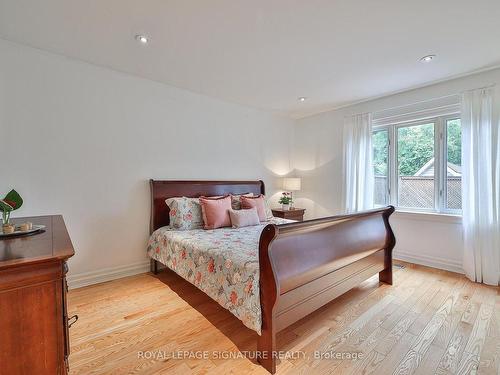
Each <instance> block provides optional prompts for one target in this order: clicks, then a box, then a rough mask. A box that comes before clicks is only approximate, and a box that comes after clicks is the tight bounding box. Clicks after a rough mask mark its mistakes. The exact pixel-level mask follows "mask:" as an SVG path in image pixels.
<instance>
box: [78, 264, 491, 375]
mask: <svg viewBox="0 0 500 375" xmlns="http://www.w3.org/2000/svg"><path fill="white" fill-rule="evenodd" d="M398 264H404V265H405V268H403V269H398V268H395V272H394V285H393V286H389V285H386V284H379V283H378V280H377V279H376V278H372V279H370V280H367V281H365V282H364V283H362V284H361V285H360V286H359V287H358V288H355V289H354V290H351V291H349V292H348V293H346V294H344V295H342V296H341V297H339V298H337V299H336V300H335V301H333V302H331V303H330V304H328V305H326V306H324V307H323V308H322V309H320V310H318V311H316V312H315V313H313V314H311V315H310V316H308V317H306V318H304V319H302V320H301V321H299V322H297V323H296V324H294V325H293V326H291V327H289V328H288V329H286V330H285V331H283V332H281V333H280V334H279V335H278V350H280V351H287V352H288V356H287V357H285V358H283V359H282V360H281V363H280V364H279V365H278V374H308V375H309V374H329V373H335V374H474V373H479V374H500V291H499V288H493V287H487V286H484V285H480V284H474V283H472V282H470V281H468V280H467V279H466V278H465V277H464V276H462V275H458V274H454V273H451V272H446V271H440V270H436V269H432V268H427V267H422V266H416V265H412V264H407V263H402V262H398ZM69 311H70V313H71V314H70V315H72V314H78V315H79V316H80V320H79V321H78V323H77V324H75V325H74V326H73V327H72V328H71V344H72V345H71V346H72V347H71V356H70V367H71V374H72V375H76V374H129V373H134V374H217V375H222V374H231V373H234V374H267V372H266V371H265V370H264V369H263V368H262V367H260V366H259V365H258V364H257V363H256V361H255V360H254V359H253V358H251V359H249V358H243V357H242V355H241V353H248V352H251V351H254V350H256V339H257V334H256V333H255V332H253V331H251V330H249V329H247V328H245V327H244V326H243V325H242V324H241V323H240V322H239V320H237V319H236V318H235V317H234V316H233V315H231V314H230V313H229V312H227V311H226V310H224V309H223V308H222V307H220V306H219V305H218V304H217V303H215V302H214V301H212V300H211V299H210V298H208V297H207V296H206V295H205V294H204V293H203V292H201V291H199V290H198V289H196V288H195V287H194V286H192V285H191V284H189V283H187V282H186V281H184V280H183V279H181V278H180V277H178V276H177V275H175V274H174V273H173V272H171V271H168V272H167V271H162V272H161V273H160V274H159V275H158V277H154V276H153V275H150V274H143V275H138V276H133V277H129V278H125V279H121V280H116V281H111V282H107V283H104V284H100V285H94V286H90V287H86V288H81V289H76V290H72V291H70V292H69ZM184 351H193V355H194V354H196V355H199V356H207V357H208V359H199V358H192V357H190V355H189V354H185V353H182V352H184ZM238 353H240V357H239V358H238V357H237V358H234V356H237V354H238ZM334 353H337V354H338V355H339V356H341V355H343V356H344V358H343V359H341V358H340V359H335V358H331V357H332V355H333V354H334ZM358 353H361V354H360V355H359V358H358V359H356V360H353V359H352V356H353V355H356V354H358ZM230 354H232V355H233V358H229V359H226V358H221V357H222V356H223V355H226V356H228V355H230ZM172 355H176V356H177V357H184V358H180V359H179V358H171V356H172ZM249 355H250V356H251V354H249ZM348 356H350V357H348ZM247 357H248V356H247Z"/></svg>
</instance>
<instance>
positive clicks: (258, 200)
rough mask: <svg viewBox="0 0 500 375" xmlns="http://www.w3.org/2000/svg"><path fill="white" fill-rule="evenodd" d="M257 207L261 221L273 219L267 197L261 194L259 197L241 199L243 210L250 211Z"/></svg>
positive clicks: (243, 197)
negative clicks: (249, 209)
mask: <svg viewBox="0 0 500 375" xmlns="http://www.w3.org/2000/svg"><path fill="white" fill-rule="evenodd" d="M253 207H255V208H256V209H257V214H258V215H259V219H260V221H268V220H269V219H271V218H272V217H273V213H272V211H271V208H269V205H268V203H267V201H266V197H265V196H264V195H262V194H260V195H259V196H257V197H245V196H242V197H241V208H243V209H248V208H253Z"/></svg>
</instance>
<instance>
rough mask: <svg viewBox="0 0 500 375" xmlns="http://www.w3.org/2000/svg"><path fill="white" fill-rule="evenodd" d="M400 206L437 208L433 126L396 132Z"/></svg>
mask: <svg viewBox="0 0 500 375" xmlns="http://www.w3.org/2000/svg"><path fill="white" fill-rule="evenodd" d="M397 144H398V161H397V166H398V206H399V207H408V208H434V123H430V124H422V125H412V126H405V127H401V128H398V129H397Z"/></svg>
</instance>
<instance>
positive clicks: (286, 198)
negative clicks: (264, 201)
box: [278, 191, 292, 211]
mask: <svg viewBox="0 0 500 375" xmlns="http://www.w3.org/2000/svg"><path fill="white" fill-rule="evenodd" d="M278 203H281V209H282V210H283V211H288V210H289V209H290V204H291V203H292V193H288V192H286V191H284V192H283V193H282V194H281V197H280V200H279V202H278Z"/></svg>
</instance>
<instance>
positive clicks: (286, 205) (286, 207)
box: [281, 204, 290, 211]
mask: <svg viewBox="0 0 500 375" xmlns="http://www.w3.org/2000/svg"><path fill="white" fill-rule="evenodd" d="M281 209H282V210H283V211H289V210H290V204H282V205H281Z"/></svg>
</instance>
